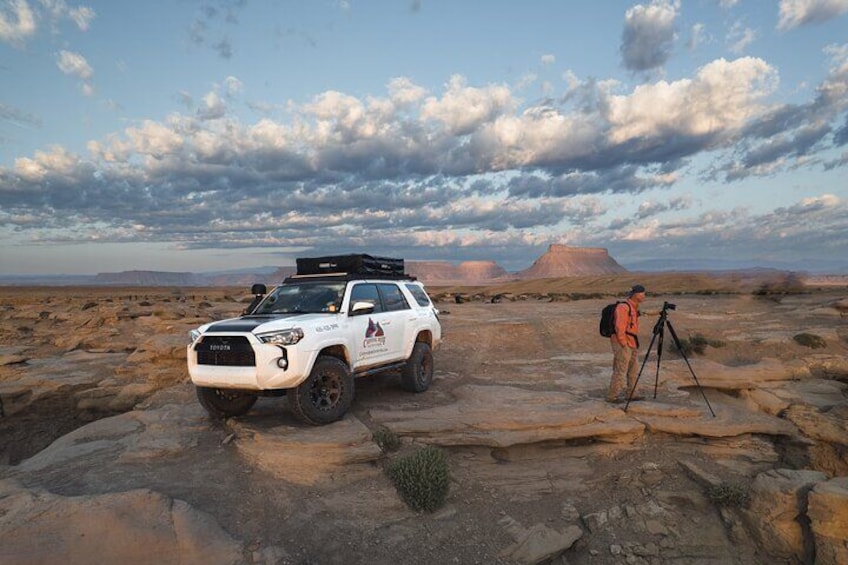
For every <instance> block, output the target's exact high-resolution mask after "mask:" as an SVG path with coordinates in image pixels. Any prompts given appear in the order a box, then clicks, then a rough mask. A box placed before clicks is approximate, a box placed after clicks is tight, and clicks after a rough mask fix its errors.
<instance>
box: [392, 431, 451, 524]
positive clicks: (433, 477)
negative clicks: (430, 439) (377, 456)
mask: <svg viewBox="0 0 848 565" xmlns="http://www.w3.org/2000/svg"><path fill="white" fill-rule="evenodd" d="M386 472H387V474H388V475H389V478H390V479H391V480H392V483H394V485H395V488H396V489H397V492H398V494H399V495H400V497H401V499H402V500H403V501H404V502H405V503H406V505H407V506H409V507H410V508H411V509H413V510H423V511H426V512H432V511H433V510H436V509H437V508H439V507H441V506H442V504H444V502H445V499H446V498H447V496H448V489H449V488H450V472H449V469H448V462H447V458H446V457H445V453H444V451H442V450H441V449H439V448H438V447H435V446H432V445H428V446H427V447H425V448H423V449H420V450H418V451H416V452H415V453H412V454H410V455H405V456H403V457H399V458H398V459H395V460H394V461H392V462H391V463H390V464H389V465H388V467H387V469H386Z"/></svg>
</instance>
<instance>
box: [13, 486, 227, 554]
mask: <svg viewBox="0 0 848 565" xmlns="http://www.w3.org/2000/svg"><path fill="white" fill-rule="evenodd" d="M0 561H2V562H4V563H22V564H23V563H63V564H67V565H83V564H89V563H161V564H174V565H178V564H182V563H209V564H220V565H231V564H237V563H242V562H243V559H242V547H241V544H240V543H239V542H237V541H236V540H234V539H233V538H232V537H231V536H230V535H229V534H228V533H227V532H225V531H224V530H223V529H221V527H220V526H219V525H218V524H217V522H216V521H215V520H214V519H213V518H212V517H211V516H209V515H208V514H205V513H203V512H200V511H198V510H197V509H195V508H193V507H192V506H190V505H189V504H187V503H185V502H184V501H181V500H175V499H172V498H170V497H167V496H164V495H162V494H159V493H157V492H154V491H151V490H134V491H129V492H121V493H112V494H102V495H92V496H76V497H65V496H59V495H56V494H52V493H49V492H46V491H29V490H25V489H15V488H14V487H12V486H9V485H8V484H7V485H6V488H4V489H2V493H0Z"/></svg>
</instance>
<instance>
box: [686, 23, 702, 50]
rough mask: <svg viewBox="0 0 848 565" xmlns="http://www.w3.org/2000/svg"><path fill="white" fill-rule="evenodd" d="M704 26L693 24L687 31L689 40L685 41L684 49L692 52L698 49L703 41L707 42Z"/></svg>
mask: <svg viewBox="0 0 848 565" xmlns="http://www.w3.org/2000/svg"><path fill="white" fill-rule="evenodd" d="M706 29H707V28H706V26H704V24H701V23H698V24H694V25H693V26H692V28H691V30H690V31H689V40H688V41H686V47H687V48H688V49H689V50H690V51H694V50H695V49H697V48H698V47H700V46H701V44H703V43H704V42H705V41H707V37H706V36H707V32H706Z"/></svg>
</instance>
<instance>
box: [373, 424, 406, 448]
mask: <svg viewBox="0 0 848 565" xmlns="http://www.w3.org/2000/svg"><path fill="white" fill-rule="evenodd" d="M372 437H373V438H374V441H375V442H377V445H379V446H380V449H382V450H383V451H397V450H398V449H399V448H400V436H398V435H397V434H396V433H394V432H393V431H391V430H390V429H388V428H386V427H384V426H380V427H379V428H377V431H375V432H374V434H373V435H372Z"/></svg>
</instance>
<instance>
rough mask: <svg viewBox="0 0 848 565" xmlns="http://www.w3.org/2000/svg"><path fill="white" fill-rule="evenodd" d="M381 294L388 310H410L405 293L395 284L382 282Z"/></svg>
mask: <svg viewBox="0 0 848 565" xmlns="http://www.w3.org/2000/svg"><path fill="white" fill-rule="evenodd" d="M378 286H379V287H380V294H382V295H383V305H384V306H385V307H386V311H387V312H395V311H397V310H409V304H407V303H406V299H405V298H404V297H403V293H402V292H401V291H400V289H399V288H398V287H397V285H395V284H381V285H378Z"/></svg>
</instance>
